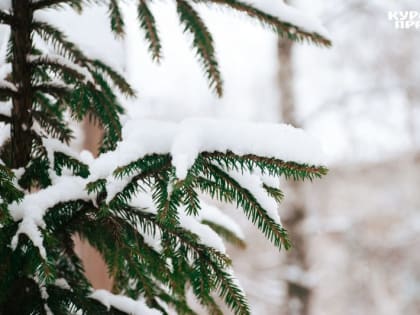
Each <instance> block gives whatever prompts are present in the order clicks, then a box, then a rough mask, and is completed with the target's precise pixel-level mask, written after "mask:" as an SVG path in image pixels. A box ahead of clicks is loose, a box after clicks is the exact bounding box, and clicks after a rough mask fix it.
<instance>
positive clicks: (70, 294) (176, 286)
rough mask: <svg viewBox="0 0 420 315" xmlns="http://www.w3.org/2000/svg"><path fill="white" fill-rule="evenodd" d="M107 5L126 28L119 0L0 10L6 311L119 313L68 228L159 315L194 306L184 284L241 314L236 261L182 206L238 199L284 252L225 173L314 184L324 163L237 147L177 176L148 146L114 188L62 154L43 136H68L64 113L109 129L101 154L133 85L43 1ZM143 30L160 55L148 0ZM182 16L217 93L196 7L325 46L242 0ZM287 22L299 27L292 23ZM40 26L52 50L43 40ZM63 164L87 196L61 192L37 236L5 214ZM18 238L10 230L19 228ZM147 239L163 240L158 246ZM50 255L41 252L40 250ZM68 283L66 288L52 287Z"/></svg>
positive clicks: (227, 234)
mask: <svg viewBox="0 0 420 315" xmlns="http://www.w3.org/2000/svg"><path fill="white" fill-rule="evenodd" d="M99 2H101V3H106V4H107V5H108V6H109V10H108V14H109V20H110V26H111V29H112V31H113V32H114V33H115V34H116V36H123V35H124V34H125V30H124V26H125V25H124V19H123V15H122V13H121V7H120V6H121V3H120V1H118V0H108V1H93V0H92V1H88V0H86V1H84V0H12V1H11V3H12V7H11V9H10V10H0V22H1V23H2V24H6V25H9V27H10V28H11V36H10V40H9V50H8V53H7V62H9V63H10V64H11V69H12V70H11V72H10V73H9V74H8V75H7V76H6V77H5V78H4V79H3V81H1V82H0V83H1V84H0V98H1V101H2V103H0V106H5V105H4V104H6V103H9V104H12V110H11V113H10V116H9V115H4V114H1V115H0V122H2V123H5V124H9V125H10V127H11V135H10V141H7V142H5V143H4V145H3V147H2V148H1V155H0V157H1V160H0V314H51V313H52V314H76V313H77V314H122V313H123V312H122V311H121V310H119V309H116V308H114V307H110V308H107V307H106V306H104V305H103V304H101V303H100V302H98V301H97V300H95V299H94V298H93V297H92V296H91V295H90V294H91V292H92V286H91V284H90V283H89V281H88V279H87V278H86V276H85V274H84V268H83V265H82V262H81V260H80V259H79V257H78V256H77V254H76V253H75V246H74V245H75V244H74V240H73V236H74V235H78V236H80V237H81V238H82V239H85V240H87V241H88V242H89V243H90V244H91V245H92V246H93V247H95V248H96V249H97V250H98V251H99V252H100V253H101V255H102V257H103V259H104V260H105V262H106V264H107V266H108V272H109V275H110V276H111V277H112V279H113V284H114V287H113V293H114V294H121V295H125V296H127V297H130V298H132V299H135V300H137V299H143V300H144V301H145V303H146V304H147V306H148V307H150V308H153V309H156V310H158V311H160V312H161V313H163V314H166V313H167V312H168V307H170V308H173V309H175V310H176V311H177V312H178V313H179V314H194V311H193V310H192V309H191V308H190V306H189V305H188V302H187V300H186V292H187V291H188V290H189V289H191V290H192V292H193V293H194V295H195V296H196V298H197V299H198V301H199V302H200V303H201V304H202V305H203V306H205V307H206V308H207V309H208V310H209V311H210V312H211V313H214V314H219V313H221V310H220V308H219V306H218V305H217V303H216V301H215V299H214V294H215V293H216V294H217V295H218V296H219V297H220V298H221V299H222V300H223V301H224V302H225V303H226V305H227V306H228V307H229V308H230V309H231V310H232V311H233V312H234V313H236V314H249V312H250V311H249V306H248V304H247V301H246V298H245V296H244V293H243V292H242V290H241V288H240V287H239V286H238V284H237V282H236V281H235V280H234V277H233V275H232V273H231V271H230V263H231V262H230V259H229V258H228V257H227V256H226V254H224V253H222V252H220V251H219V250H217V249H215V248H212V247H210V246H208V245H205V244H203V242H201V241H200V238H199V237H198V236H197V235H196V234H195V233H193V232H192V231H190V230H188V229H187V228H185V227H183V226H182V225H181V224H180V218H179V209H180V208H185V212H186V214H187V215H189V216H197V215H198V214H199V213H200V210H201V205H200V198H199V196H200V194H206V195H209V196H210V197H211V198H213V199H215V200H219V201H222V202H227V203H231V204H235V205H236V206H237V207H238V208H241V209H242V210H243V211H244V213H245V215H246V216H247V217H248V218H249V219H250V220H251V221H252V222H253V223H254V224H255V225H256V226H257V227H258V228H259V229H260V230H261V231H262V233H264V235H265V236H266V237H267V238H268V239H269V240H270V241H272V242H273V243H274V245H275V246H277V247H278V248H279V249H280V248H282V247H284V248H289V247H290V242H289V240H288V237H287V233H286V231H285V229H284V228H283V227H282V226H281V225H280V224H278V223H277V222H275V221H274V220H273V219H272V218H271V217H270V216H269V215H268V214H267V211H266V209H264V207H263V205H261V204H260V203H259V201H258V199H257V198H256V197H255V196H254V195H253V194H252V192H251V191H249V190H248V189H247V188H245V187H243V186H242V185H241V184H240V183H239V182H238V181H237V180H235V179H234V178H233V177H232V176H231V174H230V172H231V171H239V172H242V173H245V172H247V173H251V172H254V171H259V172H261V173H265V174H269V175H272V176H276V177H281V176H284V177H285V178H290V179H293V180H304V179H309V180H312V179H314V178H317V177H321V176H322V175H324V174H325V173H326V169H325V168H323V167H317V166H312V165H304V164H298V163H294V162H287V161H282V160H278V159H274V158H271V157H263V156H255V155H237V154H235V153H234V152H202V153H200V154H199V155H198V156H197V158H196V160H195V162H194V164H193V165H192V167H191V168H190V169H189V171H188V173H187V176H186V177H185V178H183V179H179V178H177V176H176V172H175V168H174V166H173V163H172V157H171V155H170V154H169V153H167V154H149V155H146V156H143V157H139V158H138V159H137V160H135V161H133V162H131V163H129V164H127V165H119V166H118V167H116V168H115V170H114V172H113V175H114V177H115V178H117V179H121V180H125V181H126V185H125V186H124V187H123V188H122V189H121V190H120V191H119V192H117V193H116V194H115V195H114V196H111V195H109V191H107V179H106V178H95V177H91V175H92V174H91V170H90V169H89V166H88V165H86V164H85V163H83V162H82V161H80V160H79V159H78V158H77V157H74V156H71V155H69V154H67V153H66V151H65V150H58V149H57V150H54V151H53V152H52V153H53V154H51V150H50V148H49V147H48V145H47V142H48V141H46V140H48V139H56V140H58V142H61V143H62V144H63V146H65V145H66V144H68V143H69V142H70V140H71V139H72V137H73V131H72V129H71V128H70V126H69V124H68V121H67V120H66V119H65V117H66V114H67V113H70V114H71V117H72V118H73V119H75V120H77V121H81V120H82V119H84V118H85V117H89V118H90V119H91V120H92V121H94V122H96V123H97V124H99V125H100V126H101V127H102V129H103V130H104V135H103V139H102V141H101V146H100V149H101V152H109V151H112V150H114V149H115V148H116V147H117V144H118V142H119V141H120V140H121V128H122V127H121V122H120V116H119V115H120V114H122V113H123V106H122V105H121V104H120V98H119V97H117V91H118V93H121V94H122V95H123V96H125V97H134V96H135V93H134V91H133V90H132V88H131V87H130V85H129V84H128V83H127V82H126V80H125V79H124V77H123V76H122V75H121V74H119V73H118V72H116V71H115V70H113V69H112V68H111V67H110V66H108V65H106V64H104V63H103V62H102V61H100V60H93V59H90V58H89V57H88V56H86V55H85V54H84V52H83V51H81V50H80V49H79V48H78V47H77V45H76V44H74V43H72V42H71V41H70V40H69V39H68V38H67V37H66V35H65V34H64V33H63V32H62V31H60V30H59V29H57V28H56V27H55V26H54V25H52V24H50V23H48V22H45V21H38V20H36V19H35V18H34V13H35V12H36V11H38V10H45V9H60V8H62V7H67V6H70V7H72V8H73V9H74V10H76V11H79V12H81V11H82V10H83V8H84V6H85V5H87V4H89V3H90V4H96V3H99ZM137 3H138V20H139V26H140V27H141V28H142V29H143V30H144V34H145V38H146V40H147V41H148V44H149V49H150V52H151V55H152V58H153V59H154V60H156V61H159V60H160V58H161V56H162V52H161V50H162V49H161V43H160V39H159V32H158V29H157V26H156V21H155V18H154V16H153V13H152V11H151V10H150V8H149V1H146V0H138V1H137ZM176 4H177V7H176V10H177V13H178V15H179V18H180V23H181V25H182V27H183V28H184V30H185V32H187V33H190V34H191V35H192V38H193V41H192V45H193V49H194V50H195V52H196V53H197V57H198V59H199V61H200V63H201V64H202V66H203V70H204V72H205V75H206V77H207V78H208V81H209V85H210V87H211V88H212V89H214V90H215V92H216V93H217V94H218V95H222V93H223V89H222V78H221V74H220V72H219V67H218V63H217V59H216V57H215V50H214V46H213V39H212V35H211V33H210V32H209V30H208V29H207V27H206V25H205V23H204V21H203V20H202V18H201V17H200V15H199V13H198V11H197V10H196V6H199V5H209V6H223V7H225V8H226V9H229V10H235V11H240V12H242V13H245V14H246V15H248V16H250V17H251V18H253V19H256V20H258V21H259V22H261V23H262V24H263V25H265V26H268V27H270V28H272V29H274V30H275V31H276V32H277V33H278V34H279V35H280V36H284V37H288V38H290V39H291V40H308V41H310V42H313V43H315V44H319V45H326V46H328V45H329V44H330V43H329V41H328V40H327V39H325V38H323V37H322V36H320V35H319V34H314V33H309V32H307V31H304V30H301V29H300V28H299V27H297V26H294V25H291V24H290V23H284V22H282V21H279V20H278V19H277V18H276V17H274V16H271V15H269V14H267V13H264V12H262V11H259V10H257V9H255V8H253V7H252V6H250V5H247V4H245V3H242V2H240V1H237V0H177V1H176ZM292 28H293V31H292V30H291V29H292ZM35 35H38V36H39V38H40V39H41V40H42V41H44V43H45V44H46V45H48V47H50V49H52V50H53V51H54V52H55V54H54V55H52V54H47V53H46V52H45V51H44V50H43V49H42V48H41V47H37V43H36V42H35V41H34V36H35ZM64 173H65V174H66V176H70V175H68V174H69V173H70V174H71V175H72V176H73V177H74V178H79V179H80V183H83V185H84V187H82V189H81V190H85V192H86V194H88V196H89V197H88V198H86V196H84V195H83V194H81V196H80V198H72V199H71V200H61V201H60V202H57V203H56V204H54V205H53V206H51V207H49V208H48V209H44V210H45V214H44V215H43V217H42V220H43V222H41V223H39V226H36V229H37V231H38V233H39V234H40V237H41V244H36V243H35V242H34V240H33V239H32V238H31V237H28V235H27V234H26V233H23V232H22V230H21V229H22V228H26V227H25V226H23V227H22V224H23V223H22V222H23V221H22V218H21V217H16V216H13V215H12V214H11V209H12V208H13V207H16V206H18V205H19V204H20V203H21V202H22V200H23V199H24V198H25V196H29V195H31V194H32V193H33V192H35V191H37V190H39V191H41V192H42V191H43V190H45V191H47V189H49V188H51V187H53V186H54V181H55V180H57V178H60V177H62V176H63V174H64ZM264 188H265V190H266V193H267V195H268V196H271V197H272V198H274V199H275V200H277V201H278V202H280V201H281V199H282V198H283V194H282V192H281V191H280V190H279V189H278V188H276V187H270V186H268V185H265V186H264ZM139 192H147V193H149V194H150V195H151V196H152V199H153V202H154V205H155V207H156V209H155V211H154V210H153V209H147V208H141V207H136V206H133V205H132V203H131V201H132V199H133V198H134V196H135V195H136V194H138V193H139ZM202 223H203V224H205V225H206V226H208V227H210V228H211V229H213V230H214V231H215V232H217V233H218V234H219V235H220V236H221V237H223V238H225V239H226V240H227V241H230V242H232V243H234V244H237V245H239V246H244V243H243V240H241V239H239V238H238V237H237V236H236V235H235V234H234V233H232V231H230V230H229V229H227V228H226V227H224V226H221V225H219V224H218V223H216V222H212V221H211V220H206V219H203V220H202ZM16 237H17V238H16ZM150 238H156V239H158V240H159V241H160V245H161V249H160V250H158V249H157V248H156V247H154V246H152V245H151V243H150V241H149V240H150ZM40 246H42V248H44V249H45V252H43V250H41V247H40ZM63 279H65V283H66V285H62V284H61V285H60V284H59V283H60V281H61V282H63Z"/></svg>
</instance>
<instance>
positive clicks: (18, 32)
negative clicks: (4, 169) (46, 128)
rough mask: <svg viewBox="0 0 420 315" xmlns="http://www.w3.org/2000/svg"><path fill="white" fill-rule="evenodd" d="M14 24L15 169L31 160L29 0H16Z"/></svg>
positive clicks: (13, 153)
mask: <svg viewBox="0 0 420 315" xmlns="http://www.w3.org/2000/svg"><path fill="white" fill-rule="evenodd" d="M12 6H13V14H14V22H13V24H12V27H11V32H12V42H13V48H12V49H13V55H14V58H13V64H12V71H13V83H14V84H15V85H16V88H17V93H16V94H15V95H14V96H13V109H12V117H11V141H12V150H11V153H12V157H11V163H12V167H13V168H19V167H24V166H25V165H26V164H28V162H29V161H30V154H31V147H32V136H31V127H32V113H31V112H32V100H33V93H32V89H31V67H30V64H29V63H28V61H27V56H28V55H29V54H30V53H31V46H32V39H31V24H32V19H33V11H32V9H31V7H30V1H29V0H13V1H12Z"/></svg>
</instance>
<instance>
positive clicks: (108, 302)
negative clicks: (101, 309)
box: [90, 290, 160, 315]
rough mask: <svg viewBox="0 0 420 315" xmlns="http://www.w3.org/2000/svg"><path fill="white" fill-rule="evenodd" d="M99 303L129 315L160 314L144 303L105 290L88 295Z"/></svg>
mask: <svg viewBox="0 0 420 315" xmlns="http://www.w3.org/2000/svg"><path fill="white" fill-rule="evenodd" d="M90 297H91V298H92V299H95V300H97V301H99V302H101V303H102V304H103V305H104V306H105V307H106V308H107V309H110V308H111V307H114V308H116V309H118V310H120V311H122V312H125V313H127V314H130V315H159V314H160V312H158V311H157V310H154V309H151V308H149V307H148V306H147V305H146V304H145V303H144V302H142V301H136V300H133V299H130V298H129V297H126V296H123V295H115V294H112V293H111V292H109V291H107V290H95V291H93V293H92V294H91V295H90Z"/></svg>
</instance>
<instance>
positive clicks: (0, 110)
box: [0, 102, 12, 117]
mask: <svg viewBox="0 0 420 315" xmlns="http://www.w3.org/2000/svg"><path fill="white" fill-rule="evenodd" d="M11 113H12V103H11V102H7V103H6V102H0V115H4V116H7V117H10V116H11Z"/></svg>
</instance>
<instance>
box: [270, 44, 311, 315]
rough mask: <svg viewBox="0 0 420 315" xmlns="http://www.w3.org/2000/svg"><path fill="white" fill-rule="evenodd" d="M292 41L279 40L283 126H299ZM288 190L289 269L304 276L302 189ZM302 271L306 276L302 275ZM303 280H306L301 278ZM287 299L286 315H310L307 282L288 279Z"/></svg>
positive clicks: (285, 221) (297, 186)
mask: <svg viewBox="0 0 420 315" xmlns="http://www.w3.org/2000/svg"><path fill="white" fill-rule="evenodd" d="M292 50H293V42H292V41H290V40H283V39H279V41H278V60H279V67H280V69H279V75H278V78H279V89H280V93H281V95H280V102H281V103H280V105H281V114H282V120H283V122H284V123H288V124H292V125H293V126H295V127H299V126H298V123H297V120H296V113H295V111H296V108H295V99H294V90H293V84H294V81H293V79H294V70H293V56H292ZM289 188H290V191H288V194H287V195H288V199H289V200H291V202H290V203H289V206H288V207H287V208H288V212H287V213H286V214H283V215H282V218H283V220H282V222H283V224H284V225H285V227H286V228H287V230H288V231H289V234H290V238H291V240H292V243H293V247H292V249H291V250H290V251H289V252H287V254H286V267H287V268H286V269H288V270H291V269H290V268H293V269H294V270H299V271H300V272H299V274H304V272H305V271H306V270H307V268H308V261H307V260H308V258H307V255H306V241H305V235H304V234H303V233H302V231H301V225H302V222H303V221H304V219H305V217H306V209H305V202H304V197H303V195H302V186H301V184H300V183H299V182H297V181H296V182H290V184H289ZM302 272H303V273H302ZM302 280H303V279H302ZM285 281H286V282H287V300H286V303H285V309H284V311H283V314H285V315H308V314H309V313H310V310H309V302H310V298H311V290H310V288H309V287H307V286H305V285H304V281H295V279H293V280H292V279H288V277H286V279H285Z"/></svg>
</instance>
